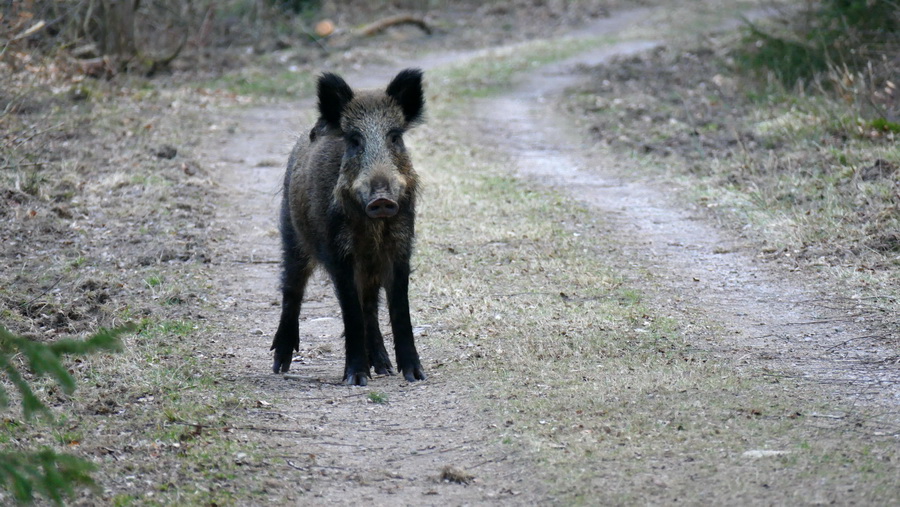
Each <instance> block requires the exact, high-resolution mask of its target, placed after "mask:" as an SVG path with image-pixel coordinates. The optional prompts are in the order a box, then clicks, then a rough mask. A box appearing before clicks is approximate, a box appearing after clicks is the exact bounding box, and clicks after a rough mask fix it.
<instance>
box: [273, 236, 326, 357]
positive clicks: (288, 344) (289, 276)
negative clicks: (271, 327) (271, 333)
mask: <svg viewBox="0 0 900 507" xmlns="http://www.w3.org/2000/svg"><path fill="white" fill-rule="evenodd" d="M283 229H284V228H283ZM282 240H283V243H284V245H283V246H284V265H283V271H282V274H281V294H282V299H281V320H280V321H279V322H278V330H277V331H275V339H274V340H272V347H271V348H270V349H269V350H274V351H275V361H274V363H272V371H273V372H274V373H278V372H286V371H288V370H289V369H290V367H291V359H292V356H293V355H294V351H295V350H299V349H300V323H299V319H300V304H301V303H302V302H303V292H304V291H305V290H306V282H307V281H308V280H309V276H310V275H311V274H312V271H313V268H314V267H315V264H314V263H313V262H312V261H311V260H310V259H309V257H307V256H306V255H305V254H303V253H301V252H300V251H299V250H298V249H297V243H296V239H295V235H294V232H293V229H288V230H287V232H285V231H284V230H282Z"/></svg>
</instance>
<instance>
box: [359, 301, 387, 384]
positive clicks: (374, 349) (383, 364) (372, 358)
mask: <svg viewBox="0 0 900 507" xmlns="http://www.w3.org/2000/svg"><path fill="white" fill-rule="evenodd" d="M379 290H381V286H380V285H378V284H377V283H371V284H369V285H368V286H366V287H363V288H361V289H360V292H361V293H362V305H363V316H364V318H365V321H366V345H367V347H368V349H367V350H368V352H369V364H370V365H371V366H372V367H373V368H375V373H376V374H378V375H394V367H393V366H391V359H390V357H388V353H387V350H385V348H384V337H383V336H381V329H379V327H378V291H379Z"/></svg>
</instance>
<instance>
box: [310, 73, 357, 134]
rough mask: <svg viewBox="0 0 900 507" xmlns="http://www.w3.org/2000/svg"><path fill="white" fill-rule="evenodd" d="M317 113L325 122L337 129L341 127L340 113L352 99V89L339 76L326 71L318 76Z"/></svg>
mask: <svg viewBox="0 0 900 507" xmlns="http://www.w3.org/2000/svg"><path fill="white" fill-rule="evenodd" d="M318 95H319V114H321V115H322V119H323V120H325V123H326V124H327V125H328V126H329V127H331V128H335V129H337V130H340V129H341V113H343V112H344V107H346V106H347V103H349V102H350V101H351V100H353V90H351V89H350V86H348V85H347V82H346V81H344V79H343V78H341V76H338V75H337V74H332V73H330V72H326V73H325V74H322V76H321V77H319V86H318Z"/></svg>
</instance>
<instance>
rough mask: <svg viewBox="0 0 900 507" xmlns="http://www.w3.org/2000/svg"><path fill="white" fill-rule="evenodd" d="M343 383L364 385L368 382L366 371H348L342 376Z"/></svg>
mask: <svg viewBox="0 0 900 507" xmlns="http://www.w3.org/2000/svg"><path fill="white" fill-rule="evenodd" d="M344 383H345V384H347V385H348V386H365V385H368V383H369V374H368V373H366V372H350V373H347V375H345V376H344Z"/></svg>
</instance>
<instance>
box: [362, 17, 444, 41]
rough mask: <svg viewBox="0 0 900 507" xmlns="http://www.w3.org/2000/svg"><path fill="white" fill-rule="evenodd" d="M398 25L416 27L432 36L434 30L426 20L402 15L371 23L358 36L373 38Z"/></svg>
mask: <svg viewBox="0 0 900 507" xmlns="http://www.w3.org/2000/svg"><path fill="white" fill-rule="evenodd" d="M397 25H416V26H417V27H419V28H421V29H422V31H423V32H425V33H427V34H428V35H431V34H432V33H433V32H434V30H432V28H431V26H429V25H428V23H426V22H425V20H424V19H422V18H420V17H416V16H412V15H409V14H400V15H397V16H391V17H388V18H383V19H380V20H378V21H375V22H373V23H369V24H368V25H366V26H364V27H362V28H360V29H359V30H358V31H357V32H356V34H357V35H358V36H360V37H371V36H373V35H376V34H379V33H381V32H383V31H384V30H386V29H388V28H390V27H392V26H397Z"/></svg>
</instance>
